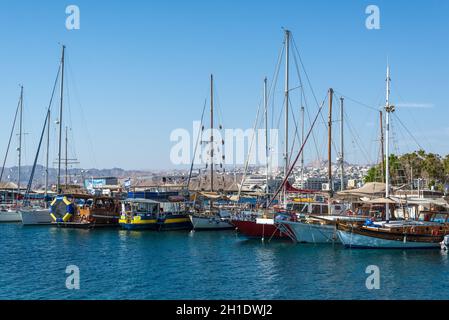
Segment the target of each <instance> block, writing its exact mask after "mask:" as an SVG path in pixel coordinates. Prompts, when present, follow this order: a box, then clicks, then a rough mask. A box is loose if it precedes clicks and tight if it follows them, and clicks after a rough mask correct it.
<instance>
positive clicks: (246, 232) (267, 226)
mask: <svg viewBox="0 0 449 320" xmlns="http://www.w3.org/2000/svg"><path fill="white" fill-rule="evenodd" d="M277 219H282V220H285V219H291V217H290V215H289V214H287V213H275V214H273V213H271V214H269V215H268V216H266V215H259V216H258V217H254V216H251V217H240V218H234V219H232V220H231V223H232V224H233V225H234V226H235V227H236V228H237V232H238V233H239V234H241V235H242V236H244V237H246V238H251V239H269V240H270V239H288V238H289V235H288V233H289V230H288V229H286V228H285V227H283V226H280V225H278V224H277V223H276V220H277Z"/></svg>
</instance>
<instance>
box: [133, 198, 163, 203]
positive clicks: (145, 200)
mask: <svg viewBox="0 0 449 320" xmlns="http://www.w3.org/2000/svg"><path fill="white" fill-rule="evenodd" d="M124 201H125V202H138V203H160V201H154V200H150V199H136V198H128V199H126V200H124Z"/></svg>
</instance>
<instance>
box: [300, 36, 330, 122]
mask: <svg viewBox="0 0 449 320" xmlns="http://www.w3.org/2000/svg"><path fill="white" fill-rule="evenodd" d="M292 40H293V47H294V49H295V50H296V53H297V55H298V59H299V62H300V64H301V67H302V69H303V70H304V74H305V76H306V79H307V84H308V85H309V88H310V91H311V92H312V96H313V98H314V100H315V103H316V105H317V106H319V103H318V99H317V97H316V94H315V91H314V90H313V86H312V83H311V81H310V78H309V75H308V73H307V70H306V67H305V65H304V63H303V61H302V58H301V54H300V53H299V49H298V47H297V45H296V41H295V39H294V37H292ZM293 57H294V59H295V55H293ZM320 117H321V120H322V121H323V122H324V123H326V120H325V119H324V116H323V114H322V113H320ZM326 130H327V129H326Z"/></svg>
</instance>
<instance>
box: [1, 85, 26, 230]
mask: <svg viewBox="0 0 449 320" xmlns="http://www.w3.org/2000/svg"><path fill="white" fill-rule="evenodd" d="M17 114H19V145H18V146H17V153H18V178H17V194H16V197H15V203H14V206H12V207H5V208H4V209H2V210H0V222H20V221H21V218H20V213H19V211H18V209H19V198H20V194H21V192H20V178H21V176H20V169H21V166H22V163H21V161H22V120H23V86H21V87H20V98H19V103H18V105H17V110H16V114H15V117H14V123H13V127H12V130H11V135H10V137H9V142H8V147H7V150H6V154H5V159H4V161H3V167H2V171H1V174H0V181H1V180H2V176H3V172H4V169H5V164H6V159H7V157H8V151H9V147H10V144H11V139H12V136H13V133H14V129H15V124H16V120H17Z"/></svg>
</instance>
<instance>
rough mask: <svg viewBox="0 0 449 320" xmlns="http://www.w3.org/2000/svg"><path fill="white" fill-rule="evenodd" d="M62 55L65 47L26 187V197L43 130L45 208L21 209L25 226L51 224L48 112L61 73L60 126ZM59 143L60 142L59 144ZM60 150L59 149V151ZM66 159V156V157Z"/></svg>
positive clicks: (62, 83)
mask: <svg viewBox="0 0 449 320" xmlns="http://www.w3.org/2000/svg"><path fill="white" fill-rule="evenodd" d="M64 54H65V46H62V57H61V64H60V69H59V70H58V74H57V76H56V81H55V86H54V87H53V92H52V97H51V99H50V104H49V106H48V109H47V117H46V119H45V122H44V127H43V130H42V134H41V139H40V142H39V147H38V150H37V152H36V158H35V161H34V164H33V170H32V173H31V176H30V180H29V182H28V187H27V192H26V195H28V194H29V192H30V191H31V185H32V182H33V177H34V170H35V168H36V164H37V159H38V155H39V151H40V146H41V143H42V139H43V136H44V133H45V130H46V131H47V146H46V147H47V152H46V167H45V201H44V202H45V206H44V207H38V206H37V207H33V206H27V207H23V208H22V209H21V210H20V217H21V221H22V224H23V225H25V226H32V225H50V224H51V223H52V217H51V215H50V209H49V208H48V204H47V200H48V169H49V161H48V160H49V149H50V120H51V117H50V110H51V103H52V100H53V96H54V93H55V89H56V82H57V80H58V78H59V74H60V73H61V83H60V85H61V87H60V90H61V96H60V120H59V121H60V124H61V123H62V122H61V119H62V103H63V89H64ZM60 133H61V127H60ZM60 139H61V135H60ZM60 143H61V142H60ZM59 150H60V149H59ZM66 158H67V156H66ZM60 159H61V152H59V162H60V161H61V160H60ZM59 179H60V171H58V182H59ZM58 189H59V183H58Z"/></svg>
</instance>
